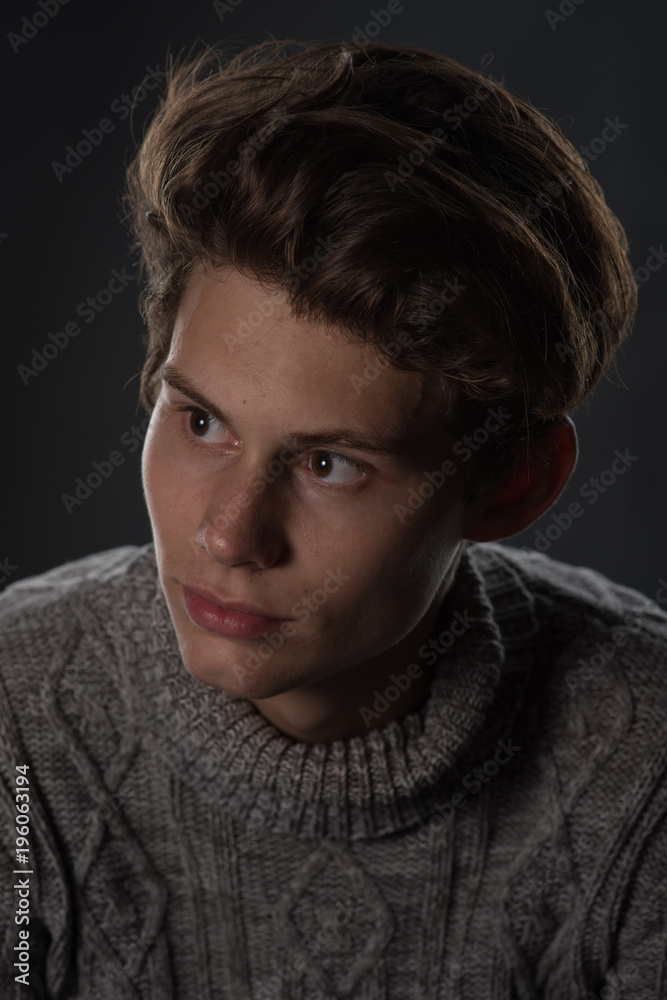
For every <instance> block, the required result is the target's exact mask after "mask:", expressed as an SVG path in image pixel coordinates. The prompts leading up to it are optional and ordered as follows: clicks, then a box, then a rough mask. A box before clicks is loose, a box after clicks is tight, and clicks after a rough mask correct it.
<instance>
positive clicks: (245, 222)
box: [0, 43, 667, 1000]
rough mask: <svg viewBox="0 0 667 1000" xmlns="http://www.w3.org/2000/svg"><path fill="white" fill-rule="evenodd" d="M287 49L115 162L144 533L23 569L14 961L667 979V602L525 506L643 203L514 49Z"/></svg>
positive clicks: (621, 316)
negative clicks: (569, 560)
mask: <svg viewBox="0 0 667 1000" xmlns="http://www.w3.org/2000/svg"><path fill="white" fill-rule="evenodd" d="M294 45H295V49H294V51H292V52H291V53H290V52H289V51H288V50H286V49H285V48H284V46H283V44H282V43H270V44H269V43H265V44H262V45H260V46H257V47H255V48H253V49H251V50H248V51H246V52H245V53H242V54H241V55H240V56H237V57H235V58H233V59H231V61H228V62H227V63H224V62H221V61H220V58H219V55H218V54H217V53H215V52H213V53H210V52H209V53H208V54H207V55H205V56H203V57H201V58H200V59H198V60H194V61H193V62H191V63H186V64H185V65H184V66H182V67H181V68H180V69H175V70H174V71H173V72H172V75H171V79H170V82H169V84H168V87H167V91H166V95H165V97H164V100H163V101H162V103H161V106H160V108H159V110H158V112H157V114H156V116H155V118H154V120H153V122H152V124H151V126H150V128H149V130H148V132H147V134H146V136H145V138H144V139H143V142H142V144H141V147H140V149H139V150H138V152H137V154H136V157H135V159H134V161H133V163H132V165H131V167H130V170H129V173H128V186H127V197H126V205H127V212H128V218H129V220H130V222H131V225H132V227H133V229H134V232H135V233H136V235H137V238H138V243H139V246H140V248H141V253H142V259H143V261H144V264H145V275H146V279H147V284H146V290H145V292H144V294H143V298H142V307H143V311H144V316H145V319H146V322H147V326H148V342H147V358H146V363H145V367H144V370H143V376H142V383H141V399H142V402H143V403H144V405H145V406H146V408H147V410H148V411H149V412H150V413H151V422H150V427H149V431H148V435H147V438H146V444H145V450H144V456H143V482H144V489H145V496H146V502H147V505H148V510H149V513H150V518H151V523H152V527H153V535H154V539H153V542H152V543H151V544H149V545H145V546H143V547H141V548H136V547H131V546H128V547H124V548H120V549H115V550H111V551H108V552H102V553H97V554H95V555H92V556H90V557H88V558H86V559H83V560H78V561H77V562H73V563H68V564H66V565H65V566H61V567H58V568H56V569H54V570H51V571H50V572H48V573H45V574H42V575H41V576H38V577H34V578H32V579H28V580H23V581H20V582H18V583H16V584H14V585H13V586H10V587H9V588H8V589H7V591H6V592H5V594H4V595H3V597H2V598H1V599H0V610H1V615H2V633H1V634H2V647H3V652H2V686H3V692H2V701H1V703H0V727H1V730H0V731H1V733H2V741H1V744H2V748H3V753H2V767H3V782H4V784H3V801H4V805H5V812H4V815H5V819H4V821H3V826H2V836H3V845H4V852H3V855H2V857H3V864H4V871H3V883H2V884H3V890H2V891H3V897H2V898H3V908H2V913H3V914H5V915H6V916H5V918H4V919H5V927H4V931H5V933H4V942H3V949H4V950H3V952H2V965H1V972H0V982H1V984H2V995H3V996H5V995H7V996H10V995H17V996H21V997H23V996H26V997H27V996H31V997H39V998H49V1000H56V998H58V1000H61V998H66V997H67V998H69V997H78V998H81V1000H82V998H83V997H86V998H92V997H98V996H99V997H114V998H115V997H118V998H120V997H137V998H138V997H141V998H146V1000H148V998H155V1000H158V998H159V1000H164V998H167V997H173V998H197V1000H209V998H213V997H220V998H229V1000H240V998H253V1000H263V998H269V997H283V998H288V997H289V998H294V1000H296V998H299V1000H316V998H317V1000H325V998H331V997H336V998H343V997H344V998H362V997H363V998H370V997H374V998H385V997H386V998H400V1000H404V998H415V1000H417V998H423V1000H435V998H441V997H460V998H468V1000H481V998H484V1000H487V998H502V1000H510V998H512V1000H515V998H519V997H522V998H528V997H531V998H538V997H539V998H544V1000H561V998H562V1000H565V998H567V1000H571V998H574V997H577V998H584V997H586V998H593V997H595V998H605V1000H606V998H609V997H621V996H623V997H632V998H634V1000H649V998H651V1000H653V998H656V1000H657V998H658V997H663V996H664V995H665V989H666V986H667V984H666V982H665V968H666V963H665V957H666V954H667V952H666V947H665V941H666V937H665V930H664V928H665V919H666V917H667V892H666V885H667V882H666V880H665V861H664V858H665V852H666V850H667V829H666V827H665V823H664V818H665V810H666V807H667V783H666V781H665V758H666V756H667V749H666V746H665V740H664V718H665V710H666V708H667V705H666V702H667V697H666V689H665V684H664V676H663V670H664V667H665V664H666V659H667V656H666V653H667V615H665V614H664V613H663V612H662V611H661V610H660V608H659V607H658V605H657V604H655V603H653V602H651V601H650V600H648V599H647V598H645V597H643V596H642V595H641V594H639V593H637V592H635V591H632V590H629V589H627V588H624V587H621V586H618V585H615V584H613V583H611V582H610V581H608V580H606V579H605V578H604V577H602V576H601V575H600V574H598V573H596V572H594V571H592V570H588V569H583V568H574V567H570V566H566V565H564V564H562V563H558V562H556V561H554V560H552V559H549V558H548V557H546V556H544V555H540V554H537V553H534V554H527V553H525V552H520V551H518V550H516V549H512V548H509V547H506V546H502V545H500V544H498V543H497V541H498V539H502V538H506V537H508V536H511V535H513V534H515V533H517V532H519V531H521V530H522V529H524V528H525V527H527V526H528V525H530V524H531V523H532V522H533V521H535V519H536V518H538V517H539V516H540V515H541V514H542V513H544V512H545V511H546V510H547V509H548V508H549V507H550V506H551V504H553V502H554V501H555V500H556V498H557V497H558V496H559V494H560V493H561V491H562V490H563V488H564V486H565V484H566V483H567V481H568V478H569V476H570V474H571V472H572V469H573V467H574V464H575V461H576V454H577V444H576V436H575V431H574V425H573V423H572V420H571V419H570V416H569V414H570V413H571V412H572V411H573V410H574V409H575V408H576V406H577V405H578V404H579V403H580V402H581V401H582V400H583V399H584V398H586V396H587V395H588V394H589V393H590V391H591V390H592V388H593V387H594V385H595V384H596V383H597V382H598V380H599V379H600V377H601V376H602V375H603V374H604V372H605V371H606V370H607V369H608V368H609V366H610V364H611V361H612V358H613V355H614V352H615V350H616V348H617V347H618V345H619V343H620V342H621V341H622V339H623V337H624V335H625V333H626V332H627V330H628V328H629V325H630V323H631V320H632V316H633V312H634V308H635V302H636V292H635V286H634V280H633V276H632V271H631V269H630V266H629V263H628V259H627V245H626V240H625V236H624V234H623V230H622V229H621V227H620V225H619V223H618V221H617V220H616V218H615V217H614V215H613V214H612V213H611V211H610V210H609V208H608V207H607V205H606V204H605V201H604V198H603V195H602V192H601V190H600V188H599V185H598V184H597V183H596V182H595V181H594V180H593V179H592V177H591V176H590V174H589V173H588V170H587V167H586V165H585V164H584V162H583V161H582V159H581V157H580V156H579V155H578V154H577V153H576V151H575V150H574V148H573V147H572V146H571V145H570V143H569V142H568V141H567V140H566V139H565V138H564V137H563V135H562V134H561V133H560V132H559V131H558V129H557V128H556V126H555V125H553V123H551V122H550V121H549V120H547V119H546V118H545V117H544V116H542V115H541V114H540V113H538V112H537V111H536V110H534V109H533V108H531V107H530V106H528V105H527V104H526V103H524V102H523V101H521V100H518V99H517V98H515V97H513V96H512V95H510V94H509V93H508V92H507V91H506V90H505V89H503V87H502V86H500V85H499V84H497V83H495V82H493V81H492V80H489V79H487V78H485V77H482V76H480V75H478V74H476V73H474V72H471V71H469V70H467V69H464V68H463V67H461V66H459V65H458V64H456V63H454V62H453V61H452V60H450V59H447V58H445V57H443V56H440V55H438V54H436V53H431V52H427V51H424V50H421V49H418V48H414V47H412V46H391V45H380V44H369V45H361V44H358V43H343V44H323V45H320V44H314V43H313V44H311V43H308V44H296V43H294ZM621 460H622V458H619V461H621ZM14 990H16V991H17V992H16V994H14V992H13V991H14Z"/></svg>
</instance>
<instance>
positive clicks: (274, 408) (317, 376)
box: [169, 269, 447, 455]
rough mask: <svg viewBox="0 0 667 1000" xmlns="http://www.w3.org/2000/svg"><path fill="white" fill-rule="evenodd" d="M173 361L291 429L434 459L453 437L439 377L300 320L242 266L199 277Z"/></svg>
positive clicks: (183, 308) (213, 389) (222, 396)
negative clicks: (385, 442) (334, 431)
mask: <svg viewBox="0 0 667 1000" xmlns="http://www.w3.org/2000/svg"><path fill="white" fill-rule="evenodd" d="M169 361H170V362H174V363H176V364H178V366H179V368H180V369H181V370H182V371H183V372H184V373H185V374H186V375H187V377H188V378H189V380H190V381H191V382H192V383H194V384H195V385H196V387H197V389H198V390H199V391H200V392H201V393H203V394H205V395H206V396H207V397H208V398H209V399H210V400H211V401H213V402H219V403H220V405H221V406H224V408H225V410H226V411H230V407H234V415H235V416H240V415H241V413H242V414H243V416H244V417H245V416H246V415H247V416H248V417H250V418H251V419H252V420H253V421H257V422H258V423H259V424H264V425H266V426H274V425H275V426H278V425H280V429H281V430H282V431H283V432H285V433H289V432H293V431H308V430H309V429H310V426H309V425H311V424H312V425H313V426H317V428H321V427H325V426H326V425H327V424H328V425H330V426H335V427H343V426H344V427H348V428H350V429H351V430H354V431H355V432H359V433H364V432H370V433H377V432H383V433H387V434H390V435H393V436H402V437H404V438H406V441H408V442H410V443H411V445H412V447H413V448H414V449H415V450H416V451H418V452H420V453H421V452H423V453H424V454H425V455H427V454H428V453H429V452H430V451H431V450H433V448H434V446H435V444H436V442H442V440H443V436H444V437H446V428H447V404H446V402H445V398H444V395H443V393H441V392H439V391H437V383H436V380H435V379H434V378H433V376H429V375H427V374H424V373H420V372H405V371H399V370H397V369H395V368H392V367H391V366H389V364H388V363H387V362H386V361H385V360H384V359H381V358H380V357H379V356H378V354H377V353H376V351H375V349H374V347H373V346H372V345H371V344H362V343H357V342H351V341H350V339H349V337H348V336H346V335H345V334H344V333H343V332H342V331H341V330H339V329H337V328H336V327H332V326H328V325H325V324H323V323H314V322H311V321H310V320H307V319H297V318H296V317H294V315H293V314H292V312H291V310H290V308H289V305H288V303H287V300H286V297H285V295H284V293H283V292H282V291H281V290H278V289H267V288H264V287H262V286H260V285H259V284H258V283H256V281H254V280H253V279H251V278H248V277H246V276H245V275H242V274H240V273H239V272H238V271H236V270H233V269H215V270H208V271H204V270H201V271H197V272H195V273H194V274H193V276H192V277H191V279H190V281H189V282H188V285H187V287H186V289H185V290H184V293H183V296H182V298H181V302H180V306H179V310H178V314H177V317H176V321H175V325H174V333H173V338H172V343H171V349H170V353H169ZM437 450H438V451H439V450H440V449H437Z"/></svg>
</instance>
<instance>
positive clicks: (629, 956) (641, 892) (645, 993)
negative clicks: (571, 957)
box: [600, 779, 667, 1000]
mask: <svg viewBox="0 0 667 1000" xmlns="http://www.w3.org/2000/svg"><path fill="white" fill-rule="evenodd" d="M657 798H658V799H661V805H660V806H659V807H658V808H657V809H656V810H655V812H654V815H653V816H652V817H650V822H651V826H652V832H651V833H650V836H649V837H648V839H647V840H646V842H645V843H644V845H643V848H642V851H641V855H640V857H639V859H638V863H637V867H636V870H635V872H634V875H633V878H632V880H631V881H630V884H629V890H628V893H627V896H626V898H625V900H624V901H623V903H622V911H621V916H620V927H619V933H618V935H617V937H616V944H615V950H614V954H613V956H612V965H611V968H610V970H609V972H608V973H607V976H606V978H605V986H606V987H607V992H606V993H604V992H602V993H601V994H600V995H601V997H602V998H603V1000H604V998H606V997H609V998H611V997H613V998H619V1000H620V998H624V1000H625V998H627V1000H658V998H659V997H665V996H667V780H664V779H663V782H662V787H661V795H659V796H658V797H657Z"/></svg>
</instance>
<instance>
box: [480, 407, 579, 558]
mask: <svg viewBox="0 0 667 1000" xmlns="http://www.w3.org/2000/svg"><path fill="white" fill-rule="evenodd" d="M578 454H579V446H578V442H577V432H576V430H575V427H574V424H573V423H572V421H571V420H570V418H569V417H567V416H562V417H559V418H558V420H557V422H556V423H554V424H553V425H552V426H551V427H550V428H549V429H548V430H547V431H546V432H545V433H544V434H542V435H541V436H540V437H539V438H537V439H535V440H534V441H531V442H530V445H529V452H528V454H527V455H526V456H525V457H524V458H523V459H522V460H521V462H520V464H519V465H518V467H517V468H516V469H514V470H513V471H512V472H508V473H507V474H506V475H505V476H503V477H501V479H499V480H498V481H497V482H496V483H494V484H493V486H491V487H489V489H488V490H487V491H485V493H484V494H483V495H482V496H481V497H480V498H479V499H478V500H477V501H475V503H473V504H472V505H471V506H470V507H469V508H468V512H467V515H466V518H465V521H464V526H463V533H462V537H463V538H467V539H469V540H470V541H473V542H491V541H495V540H496V539H499V538H508V537H509V536H510V535H516V534H517V533H518V532H520V531H523V530H524V528H527V527H528V526H529V525H530V524H532V523H533V521H536V520H537V519H538V517H540V516H541V515H542V514H544V512H545V511H546V510H548V509H549V507H551V505H552V504H553V503H555V501H556V500H557V499H558V497H559V496H560V494H561V493H562V491H563V489H564V488H565V485H566V483H567V481H568V479H569V478H570V476H571V475H572V472H573V470H574V467H575V465H576V461H577V456H578Z"/></svg>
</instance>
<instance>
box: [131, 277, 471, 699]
mask: <svg viewBox="0 0 667 1000" xmlns="http://www.w3.org/2000/svg"><path fill="white" fill-rule="evenodd" d="M162 375H163V380H162V384H161V389H160V392H159V396H158V398H157V402H156V405H155V409H154V411H153V414H152V417H151V422H150V425H149V429H148V433H147V436H146V441H145V447H144V453H143V465H142V473H143V483H144V492H145V497H146V502H147V505H148V510H149V514H150V518H151V522H152V526H153V535H154V541H155V549H156V555H157V563H158V570H159V574H160V580H161V583H162V587H163V589H164V593H165V596H166V599H167V603H168V606H169V610H170V613H171V616H172V618H173V621H174V626H175V629H176V633H177V636H178V641H179V646H180V651H181V654H182V656H183V660H184V662H185V665H186V667H187V668H188V670H189V671H190V672H191V673H192V674H193V675H194V676H195V677H197V678H199V679H200V680H201V681H203V682H205V683H207V684H210V685H213V686H215V687H219V688H223V689H225V690H226V691H228V692H230V693H231V694H234V695H238V696H240V697H245V698H250V699H265V698H272V697H275V696H277V695H280V694H283V693H284V692H289V691H295V690H296V689H298V688H302V687H305V686H308V685H317V684H320V683H322V684H326V683H331V682H332V681H333V682H336V681H338V682H339V683H342V676H341V677H337V675H345V676H349V675H350V671H353V672H357V673H358V672H359V671H363V670H364V667H365V665H366V664H368V663H370V662H373V663H377V662H379V661H381V660H382V657H383V656H387V657H388V656H390V655H391V650H392V649H394V648H395V647H397V645H398V644H402V643H405V642H406V641H407V642H409V640H410V637H411V636H414V635H416V634H417V632H418V631H419V628H420V627H422V626H423V623H424V621H425V620H426V618H427V617H428V615H429V614H432V613H433V611H434V610H437V608H438V606H439V604H440V602H441V600H442V597H443V596H444V592H445V589H446V584H445V578H446V574H447V571H448V569H449V568H450V567H451V566H452V565H453V564H454V561H455V558H456V556H457V554H458V551H459V548H460V542H461V527H462V523H463V513H464V511H463V508H462V505H461V503H460V501H459V498H458V488H459V484H458V481H457V477H456V476H452V477H451V478H445V482H444V485H442V486H441V487H439V488H437V489H435V493H434V495H433V496H432V497H431V498H430V499H428V500H427V501H426V502H424V503H422V505H421V506H419V507H418V509H415V510H412V509H411V508H409V507H408V506H407V504H408V499H409V497H410V496H411V493H410V490H411V489H414V490H415V491H418V490H419V487H420V486H423V484H424V482H425V475H424V474H425V471H431V470H434V469H436V468H438V467H439V466H440V465H441V462H442V461H443V460H444V459H445V458H446V456H447V454H448V453H449V452H448V449H449V447H450V446H451V437H449V436H448V435H447V434H446V433H444V429H445V428H446V414H444V413H443V411H442V403H441V402H440V400H439V397H437V396H436V394H435V393H434V392H433V389H432V387H429V385H428V384H427V381H426V376H424V375H422V374H420V373H413V372H401V371H398V370H395V369H392V368H391V367H389V366H388V365H386V364H383V363H381V362H380V361H379V360H378V358H377V355H376V353H375V351H374V349H373V348H372V347H371V346H369V345H363V344H359V343H350V342H349V340H347V339H345V338H344V337H343V336H342V335H341V333H340V332H339V331H336V330H335V329H330V328H326V327H324V326H321V325H319V324H314V323H311V322H308V321H304V320H296V319H295V318H294V317H293V316H292V315H291V313H290V311H289V308H288V306H287V304H286V301H285V298H284V296H283V295H282V293H280V292H278V291H275V292H268V291H266V290H262V289H261V288H260V286H259V285H257V284H255V283H254V282H252V281H250V280H249V279H247V278H245V277H243V276H241V275H240V274H239V273H238V272H236V271H233V270H215V271H208V272H204V271H203V270H202V271H199V272H197V273H195V274H194V275H193V277H192V278H191V279H190V282H189V284H188V286H187V288H186V290H185V291H184V294H183V297H182V300H181V304H180V308H179V311H178V316H177V319H176V323H175V327H174V332H173V338H172V344H171V349H170V353H169V357H168V359H167V361H166V362H165V365H164V366H163V369H162ZM415 506H416V505H415ZM405 511H408V513H407V514H406V513H405ZM401 512H402V513H401ZM225 605H226V606H227V607H226V609H225V608H224V607H223V606H225ZM427 637H428V635H427ZM406 662H409V661H406Z"/></svg>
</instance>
